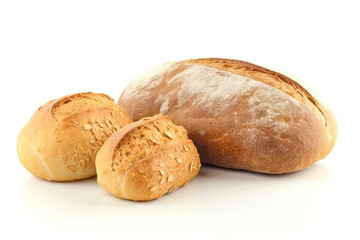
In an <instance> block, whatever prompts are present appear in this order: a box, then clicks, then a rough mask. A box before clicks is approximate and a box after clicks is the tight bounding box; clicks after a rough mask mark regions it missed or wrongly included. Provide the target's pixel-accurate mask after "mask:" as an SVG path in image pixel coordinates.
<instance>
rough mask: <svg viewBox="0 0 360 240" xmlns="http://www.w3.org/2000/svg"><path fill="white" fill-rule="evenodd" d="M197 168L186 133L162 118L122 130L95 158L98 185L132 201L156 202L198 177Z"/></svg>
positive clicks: (142, 120) (145, 120) (198, 160)
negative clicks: (157, 199) (153, 200)
mask: <svg viewBox="0 0 360 240" xmlns="http://www.w3.org/2000/svg"><path fill="white" fill-rule="evenodd" d="M200 165H201V164H200V159H199V154H198V152H197V149H196V147H195V146H194V144H193V142H192V141H191V140H190V139H188V136H187V131H186V130H185V129H184V128H183V127H181V126H176V125H175V124H173V123H172V122H171V120H170V118H169V117H167V116H162V115H156V116H154V117H149V118H143V119H141V120H140V121H138V122H134V123H132V124H129V125H127V126H125V127H124V128H122V129H121V130H119V131H117V132H116V133H115V134H114V135H112V136H111V137H110V138H109V139H108V140H107V141H106V142H105V143H104V145H103V146H102V147H101V149H100V151H99V153H98V154H97V156H96V169H97V174H98V175H97V181H98V183H99V185H100V186H101V187H102V188H103V189H105V190H106V191H107V192H109V193H111V194H113V195H115V196H117V197H119V198H124V199H129V200H133V201H148V200H152V199H156V198H159V197H161V196H163V195H164V194H166V193H169V192H171V191H173V190H175V189H177V188H179V187H181V186H183V185H184V184H186V183H188V182H189V181H190V180H191V179H193V178H194V177H195V176H196V175H197V174H198V173H199V170H200Z"/></svg>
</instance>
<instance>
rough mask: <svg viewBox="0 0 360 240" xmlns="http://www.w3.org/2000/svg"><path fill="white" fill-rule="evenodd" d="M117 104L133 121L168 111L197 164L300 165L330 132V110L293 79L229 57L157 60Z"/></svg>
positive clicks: (285, 168)
mask: <svg viewBox="0 0 360 240" xmlns="http://www.w3.org/2000/svg"><path fill="white" fill-rule="evenodd" d="M135 103H136V104H135ZM118 104H120V105H121V106H123V107H124V109H126V110H127V111H128V112H129V114H130V116H131V117H132V118H133V119H134V120H137V119H140V118H142V117H146V116H152V115H154V114H157V113H159V112H160V113H162V114H166V115H169V116H170V117H171V118H172V119H173V121H174V123H175V124H179V125H182V126H184V127H185V128H186V129H187V130H188V133H189V137H190V138H191V139H193V141H194V143H195V145H196V147H197V148H198V150H199V153H200V156H201V161H202V162H203V163H210V164H214V165H218V166H223V167H230V168H239V169H247V170H252V171H258V172H267V173H285V172H293V171H297V170H301V169H303V168H306V167H308V166H310V165H311V164H313V163H314V162H316V161H318V160H320V159H322V158H324V157H325V156H326V155H327V154H328V153H329V152H330V150H331V149H332V147H333V145H334V143H335V140H336V136H337V126H336V121H335V119H334V117H333V116H332V114H331V112H330V111H328V110H327V109H325V108H324V107H322V106H321V105H320V104H319V103H318V101H317V100H316V99H315V98H314V97H312V96H311V95H310V94H309V93H308V92H307V91H306V90H305V89H304V88H302V87H301V86H300V85H299V84H297V83H296V82H295V81H293V80H291V79H289V78H287V77H285V76H283V75H281V74H278V73H276V72H273V71H271V70H268V69H265V68H262V67H260V66H257V65H254V64H250V63H246V62H242V61H236V60H227V59H198V60H190V61H182V62H170V63H166V64H163V65H161V66H158V67H157V68H155V69H153V70H151V71H149V72H147V73H145V74H144V75H142V76H141V77H139V78H137V79H135V80H134V81H133V82H131V83H130V84H129V85H128V86H127V87H126V88H125V90H124V92H123V93H122V94H121V96H120V98H119V101H118Z"/></svg>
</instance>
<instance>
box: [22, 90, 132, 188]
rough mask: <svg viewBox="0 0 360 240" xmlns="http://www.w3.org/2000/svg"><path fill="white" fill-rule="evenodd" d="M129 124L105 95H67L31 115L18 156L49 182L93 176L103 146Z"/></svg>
mask: <svg viewBox="0 0 360 240" xmlns="http://www.w3.org/2000/svg"><path fill="white" fill-rule="evenodd" d="M67 105H70V107H69V106H67ZM131 122H132V120H131V118H130V117H129V115H128V114H127V113H126V112H125V111H124V110H123V109H122V108H121V107H119V106H118V105H116V104H115V102H114V101H113V100H112V99H111V98H110V97H108V96H107V95H104V94H95V93H79V94H73V95H68V96H65V97H62V98H60V99H56V100H53V101H49V102H48V103H46V104H45V105H43V106H42V107H40V108H39V109H38V110H37V111H36V112H35V113H34V115H33V116H32V118H31V119H30V121H29V122H28V123H27V124H26V125H25V126H24V128H23V129H22V130H21V131H20V133H19V135H18V139H17V152H18V157H19V160H20V162H21V163H22V164H23V165H24V167H25V168H26V169H27V170H28V171H29V172H31V173H32V174H33V175H35V176H37V177H39V178H43V179H46V180H49V181H72V180H78V179H84V178H88V177H92V176H95V175H96V170H95V157H96V154H97V152H98V150H99V149H100V147H101V146H102V144H103V143H104V142H105V141H106V140H107V139H108V137H109V136H110V135H112V134H113V133H114V132H115V131H117V130H119V129H120V128H121V127H123V126H125V125H127V124H129V123H131Z"/></svg>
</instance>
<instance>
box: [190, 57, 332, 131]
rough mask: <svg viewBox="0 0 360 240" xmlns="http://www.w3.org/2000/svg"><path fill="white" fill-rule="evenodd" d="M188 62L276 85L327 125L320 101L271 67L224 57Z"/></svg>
mask: <svg viewBox="0 0 360 240" xmlns="http://www.w3.org/2000/svg"><path fill="white" fill-rule="evenodd" d="M187 62H188V63H193V64H200V65H204V66H207V67H212V68H216V69H219V70H223V71H228V72H232V73H235V74H238V75H241V76H244V77H248V78H251V79H253V80H256V81H259V82H262V83H265V84H267V85H269V86H271V87H275V88H277V89H279V90H280V91H282V92H284V93H286V94H288V95H290V96H291V97H293V98H295V99H296V100H298V101H299V102H301V103H303V104H305V105H306V106H307V107H309V108H310V109H311V110H312V111H313V112H314V113H315V114H316V115H317V116H318V117H319V118H320V119H321V121H322V122H323V124H324V125H325V127H327V125H328V124H327V116H326V114H325V111H324V110H323V109H322V107H321V105H320V103H319V102H317V101H316V99H315V98H314V97H313V96H312V95H311V94H310V93H309V92H308V91H307V90H306V89H305V88H303V87H302V86H301V85H300V84H298V83H297V82H295V81H294V80H292V79H290V78H288V77H286V76H284V75H282V74H280V73H277V72H274V71H272V70H270V69H267V68H264V67H261V66H258V65H255V64H252V63H248V62H245V61H240V60H230V59H223V58H200V59H190V60H188V61H187Z"/></svg>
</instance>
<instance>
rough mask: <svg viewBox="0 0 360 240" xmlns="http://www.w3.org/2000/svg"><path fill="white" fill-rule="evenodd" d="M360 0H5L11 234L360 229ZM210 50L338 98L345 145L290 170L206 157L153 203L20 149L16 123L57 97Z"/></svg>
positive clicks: (4, 118)
mask: <svg viewBox="0 0 360 240" xmlns="http://www.w3.org/2000/svg"><path fill="white" fill-rule="evenodd" d="M358 11H359V7H358V6H357V5H356V1H345V0H342V1H338V2H337V1H331V0H329V1H315V0H314V1H309V2H307V1H297V2H296V1H224V0H218V1H195V0H194V1H185V0H182V1H144V2H140V1H90V0H87V1H76V0H70V1H65V0H63V1H22V2H21V1H0V82H1V99H0V100H1V101H0V103H1V118H0V119H1V120H0V121H1V127H2V130H1V136H2V137H1V140H0V141H1V142H0V146H1V153H2V155H1V169H2V171H1V175H0V189H1V204H0V210H1V211H0V213H1V214H0V218H1V221H2V223H1V226H2V227H1V231H0V238H1V239H5V238H3V236H9V237H12V239H15V238H17V237H22V238H29V237H34V238H36V239H52V238H55V239H56V238H61V239H65V238H66V239H72V238H86V239H106V238H114V239H129V238H145V237H146V238H155V237H156V238H167V239H169V238H171V239H172V238H174V237H178V238H184V237H193V236H196V237H216V238H220V237H227V238H239V239H240V238H241V239H253V238H263V239H265V238H266V239H272V238H276V239H279V238H280V239H281V238H287V239H288V238H301V239H305V238H307V239H309V238H310V239H312V238H321V239H325V238H329V237H337V238H340V237H341V238H342V239H356V238H357V239H359V237H360V234H359V230H358V228H359V214H360V208H359V202H360V198H359V195H358V192H359V182H360V181H359V180H360V177H359V168H360V164H359V162H360V157H359V154H358V150H357V149H359V148H360V145H359V134H360V131H359V123H358V121H359V110H358V108H359V106H358V105H359V98H358V95H359V90H358V88H359V86H360V84H359V80H360V79H359V55H360V49H359V43H360V38H359V35H358V34H359V30H360V29H359V27H360V26H359V23H360V17H359V16H360V14H359V12H358ZM199 57H223V58H233V59H240V60H245V61H249V62H252V63H255V64H258V65H262V66H265V67H268V68H270V69H273V70H276V71H279V72H281V73H285V74H287V75H289V76H290V77H293V78H295V79H297V80H299V81H300V82H301V83H302V84H303V85H304V86H306V87H307V88H308V89H309V90H310V91H311V92H312V93H313V94H314V95H315V96H317V97H318V98H319V99H320V100H321V101H323V103H324V104H325V105H327V106H330V107H331V108H332V109H333V111H334V112H335V115H336V116H337V118H338V122H339V137H338V142H337V144H336V146H335V148H334V150H333V151H332V152H331V154H330V155H329V156H328V157H326V158H325V159H324V160H322V161H320V162H318V163H316V164H315V165H314V166H312V167H311V168H309V169H307V170H303V171H300V172H297V173H293V174H286V175H279V176H272V175H265V174H256V173H250V172H246V171H240V170H227V169H222V168H216V167H210V166H203V167H202V169H201V171H200V174H199V175H198V177H197V178H195V179H194V180H193V181H192V182H190V183H189V184H188V185H186V186H185V187H183V188H181V189H179V190H177V191H174V192H172V193H171V194H168V195H166V196H164V197H162V198H160V199H158V200H154V201H151V202H146V203H136V202H131V201H126V200H121V199H117V198H115V197H113V196H112V195H110V194H107V193H106V192H105V191H104V190H103V189H101V188H100V187H99V186H98V185H97V183H96V179H95V178H92V179H88V180H84V181H78V182H71V183H52V182H46V181H43V180H40V179H37V178H36V177H33V176H32V175H31V174H29V173H28V172H27V171H26V170H25V169H24V168H23V167H22V165H21V164H20V163H19V161H18V159H17V155H16V137H17V134H18V132H19V131H20V129H21V127H22V126H23V125H24V124H25V123H26V122H27V121H28V119H29V118H30V116H31V115H32V114H33V113H34V112H35V110H36V109H37V108H38V107H39V106H40V105H42V104H44V103H45V102H47V101H48V100H51V99H54V98H59V97H62V96H63V95H66V94H72V93H77V92H84V91H93V92H101V93H106V94H108V95H110V96H111V97H112V98H114V99H115V101H116V100H117V98H118V97H119V95H120V93H121V92H122V90H123V88H124V87H125V86H126V84H127V83H128V82H129V81H131V80H132V79H133V78H135V77H136V76H138V75H140V74H142V73H143V72H144V71H146V70H148V69H149V68H152V67H154V66H155V65H157V64H160V63H163V62H167V61H174V60H183V59H189V58H199Z"/></svg>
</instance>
